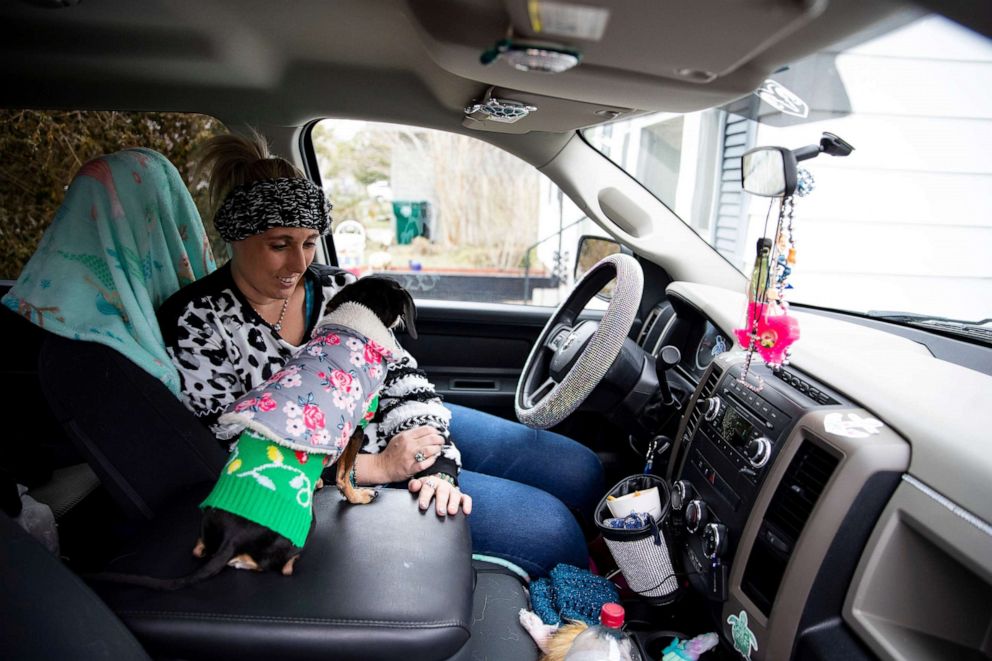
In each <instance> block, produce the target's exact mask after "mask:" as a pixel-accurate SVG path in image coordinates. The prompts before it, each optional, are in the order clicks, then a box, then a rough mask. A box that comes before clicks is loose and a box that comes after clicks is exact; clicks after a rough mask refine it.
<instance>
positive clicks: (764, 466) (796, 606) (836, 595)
mask: <svg viewBox="0 0 992 661" xmlns="http://www.w3.org/2000/svg"><path fill="white" fill-rule="evenodd" d="M743 368H744V357H743V355H742V354H741V353H739V352H726V353H724V354H721V355H720V356H717V357H716V359H715V360H714V361H713V363H712V364H711V365H710V366H709V367H708V368H707V371H706V372H705V374H704V375H703V377H702V381H701V383H700V385H699V386H698V387H697V388H696V392H695V393H694V395H693V397H692V399H691V400H690V403H689V407H688V410H687V413H686V415H685V416H684V418H683V420H682V423H681V426H680V429H679V432H678V437H677V439H676V443H675V447H674V457H673V460H672V462H671V463H670V465H669V466H670V468H669V471H670V472H669V474H668V476H667V477H668V480H669V483H670V484H671V492H672V495H671V508H672V512H671V515H670V517H669V526H668V530H669V532H670V534H671V542H670V548H671V555H672V557H673V561H674V564H677V565H678V571H679V572H680V573H681V574H682V575H684V576H685V580H686V582H687V583H688V584H689V586H690V587H691V589H692V590H693V591H694V592H696V593H697V594H700V595H703V596H704V597H705V598H706V599H708V600H709V604H710V605H711V607H712V608H711V609H710V610H711V616H712V617H713V620H714V621H713V624H714V625H716V627H717V628H718V630H719V631H720V633H721V635H722V637H723V640H724V643H725V644H726V645H728V646H733V645H734V644H735V643H736V644H741V643H740V641H741V640H744V641H745V643H747V640H751V641H752V642H753V643H754V644H755V645H757V648H756V649H755V650H753V651H754V654H753V656H751V658H753V659H757V660H764V659H778V658H790V657H791V656H792V655H793V654H794V653H795V649H796V647H797V645H799V644H800V643H799V642H797V641H801V640H804V639H805V638H804V636H805V637H807V638H808V636H809V635H812V634H811V633H810V632H816V631H822V630H824V629H823V627H825V626H828V624H829V623H831V622H832V623H833V624H832V625H830V626H835V627H841V626H842V625H838V624H837V621H838V619H837V614H838V613H839V612H840V601H841V600H842V599H843V594H844V591H845V589H846V586H847V585H848V584H849V581H850V580H851V578H850V575H851V573H852V572H853V564H852V563H854V562H856V561H857V557H858V554H857V552H852V550H853V549H856V548H860V547H859V546H858V544H859V541H858V540H859V539H861V540H862V541H863V537H864V534H866V533H864V530H861V529H860V528H859V525H861V527H862V528H864V529H866V530H867V529H870V523H871V522H873V521H875V520H876V518H877V516H878V513H879V512H880V511H881V507H882V506H883V505H884V503H885V501H886V499H887V498H888V496H889V495H890V494H891V493H892V490H893V489H894V488H895V486H894V485H895V484H896V482H897V481H898V479H899V475H900V474H901V473H902V471H904V470H905V468H906V467H907V466H908V458H909V452H908V445H907V444H906V443H905V441H903V440H902V439H900V438H899V437H898V436H897V435H896V434H894V433H892V432H891V430H888V429H885V428H884V425H882V423H880V422H878V421H876V420H873V419H872V418H871V414H870V413H868V412H867V411H865V410H864V409H861V408H860V407H858V406H856V405H854V404H853V403H851V402H849V401H846V400H845V398H844V397H843V396H842V395H840V394H839V393H837V392H835V391H833V390H832V389H830V388H829V387H828V386H826V385H824V384H821V383H818V382H816V381H815V380H814V379H813V378H811V377H809V376H807V375H805V374H803V373H801V372H799V371H798V370H795V369H793V368H792V367H787V368H785V369H781V370H777V371H774V372H773V371H772V370H770V369H768V368H767V367H765V366H764V365H760V364H757V361H753V362H752V364H751V366H750V369H749V370H748V375H747V379H746V381H745V380H742V373H743ZM868 423H871V424H869V426H868V428H866V427H862V426H861V425H864V424H868ZM864 522H868V523H864ZM862 524H864V525H862ZM859 530H861V533H859V532H858V531H859ZM811 604H812V607H811ZM741 636H743V638H741ZM738 649H739V648H738Z"/></svg>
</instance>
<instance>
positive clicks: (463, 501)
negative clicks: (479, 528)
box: [407, 474, 472, 516]
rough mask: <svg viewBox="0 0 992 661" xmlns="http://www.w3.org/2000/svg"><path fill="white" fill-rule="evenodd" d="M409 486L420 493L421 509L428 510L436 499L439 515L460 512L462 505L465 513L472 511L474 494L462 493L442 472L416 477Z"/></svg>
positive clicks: (436, 508) (435, 504) (411, 490)
mask: <svg viewBox="0 0 992 661" xmlns="http://www.w3.org/2000/svg"><path fill="white" fill-rule="evenodd" d="M407 488H408V489H409V490H410V492H411V493H418V492H419V493H420V499H419V504H420V509H422V510H426V509H427V508H428V507H430V506H431V499H433V500H434V509H435V510H436V511H437V515H438V516H444V515H445V514H452V515H454V514H458V508H459V507H461V509H462V511H463V512H465V515H466V516H468V515H469V514H471V513H472V496H469V495H468V494H465V493H462V492H461V490H460V489H459V488H458V487H456V486H455V485H453V484H451V483H450V482H448V481H447V480H446V479H444V478H443V477H441V475H440V474H435V475H429V476H427V477H415V478H413V479H412V480H410V483H409V484H408V485H407Z"/></svg>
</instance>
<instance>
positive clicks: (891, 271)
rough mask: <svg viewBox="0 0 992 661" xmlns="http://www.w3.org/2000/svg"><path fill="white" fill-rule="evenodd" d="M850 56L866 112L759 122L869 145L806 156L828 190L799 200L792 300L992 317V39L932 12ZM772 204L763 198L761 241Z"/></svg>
mask: <svg viewBox="0 0 992 661" xmlns="http://www.w3.org/2000/svg"><path fill="white" fill-rule="evenodd" d="M836 65H837V70H838V72H839V73H840V75H841V77H842V79H843V81H844V85H845V88H846V90H847V93H848V95H849V97H850V99H851V105H852V107H853V108H854V109H855V110H856V112H857V113H859V114H857V115H853V116H850V117H842V118H838V119H832V120H827V121H823V122H817V123H812V124H805V125H797V126H792V127H788V128H775V127H766V126H762V127H761V128H759V131H758V135H757V143H756V144H759V145H765V144H777V145H784V146H788V147H792V148H796V147H799V146H802V145H805V144H810V143H815V142H816V141H817V140H818V139H819V136H820V132H821V131H830V132H832V133H836V134H837V135H839V136H841V137H842V138H843V139H845V140H846V141H848V142H850V143H851V144H852V145H854V147H855V151H854V153H853V154H851V155H850V156H848V157H846V158H833V157H830V156H825V155H821V156H820V157H818V158H816V159H814V160H812V161H807V162H804V163H802V164H801V166H803V167H806V168H808V169H809V170H810V171H811V172H812V173H813V174H814V177H815V179H816V189H815V191H814V192H813V194H812V195H810V196H809V197H807V198H802V199H797V202H796V222H795V231H796V237H797V241H798V257H799V261H798V264H797V266H796V269H795V271H794V275H793V279H792V283H793V285H794V286H795V289H794V291H793V292H792V293H791V298H792V300H795V301H803V302H809V303H813V304H817V305H823V306H827V307H837V308H845V309H855V310H869V309H874V310H911V311H916V312H926V313H930V314H937V315H945V316H950V317H955V318H965V319H977V318H981V317H992V214H990V211H992V45H990V42H989V41H987V40H985V39H984V38H981V37H976V36H973V35H971V34H969V33H965V32H964V31H962V30H961V28H958V27H956V26H954V25H953V24H951V23H948V22H946V21H944V20H942V19H938V18H930V19H926V20H924V21H922V22H920V23H917V24H914V25H911V26H909V27H907V28H904V29H902V30H899V31H897V32H895V33H892V34H890V35H887V36H885V37H882V38H880V39H877V40H875V41H873V42H870V43H868V44H866V45H864V46H862V47H858V48H855V49H853V50H849V51H847V52H846V53H844V54H842V55H839V56H838V58H837V62H836ZM766 210H767V203H766V202H765V201H764V200H761V199H758V198H751V200H750V207H749V215H750V223H749V227H748V241H747V245H749V246H753V245H754V243H755V240H756V239H757V237H758V236H760V232H761V229H762V226H763V224H764V217H765V212H766ZM741 266H744V267H745V268H746V266H747V265H741Z"/></svg>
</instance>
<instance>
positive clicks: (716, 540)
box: [703, 523, 727, 560]
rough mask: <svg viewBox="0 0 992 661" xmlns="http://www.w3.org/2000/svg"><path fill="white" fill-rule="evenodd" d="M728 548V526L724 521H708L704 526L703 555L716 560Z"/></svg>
mask: <svg viewBox="0 0 992 661" xmlns="http://www.w3.org/2000/svg"><path fill="white" fill-rule="evenodd" d="M726 550H727V526H725V525H723V524H722V523H707V524H706V527H705V528H703V555H705V556H706V557H707V558H709V559H710V560H716V559H717V558H719V557H720V556H722V555H723V554H724V552H725V551H726Z"/></svg>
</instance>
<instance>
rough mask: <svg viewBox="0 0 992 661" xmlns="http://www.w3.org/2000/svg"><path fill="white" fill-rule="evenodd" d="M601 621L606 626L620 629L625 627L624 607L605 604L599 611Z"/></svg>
mask: <svg viewBox="0 0 992 661" xmlns="http://www.w3.org/2000/svg"><path fill="white" fill-rule="evenodd" d="M599 621H600V622H602V623H603V625H604V626H607V627H612V628H614V629H619V628H620V627H622V626H623V606H621V605H620V604H613V603H609V604H603V608H602V609H600V611H599Z"/></svg>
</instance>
